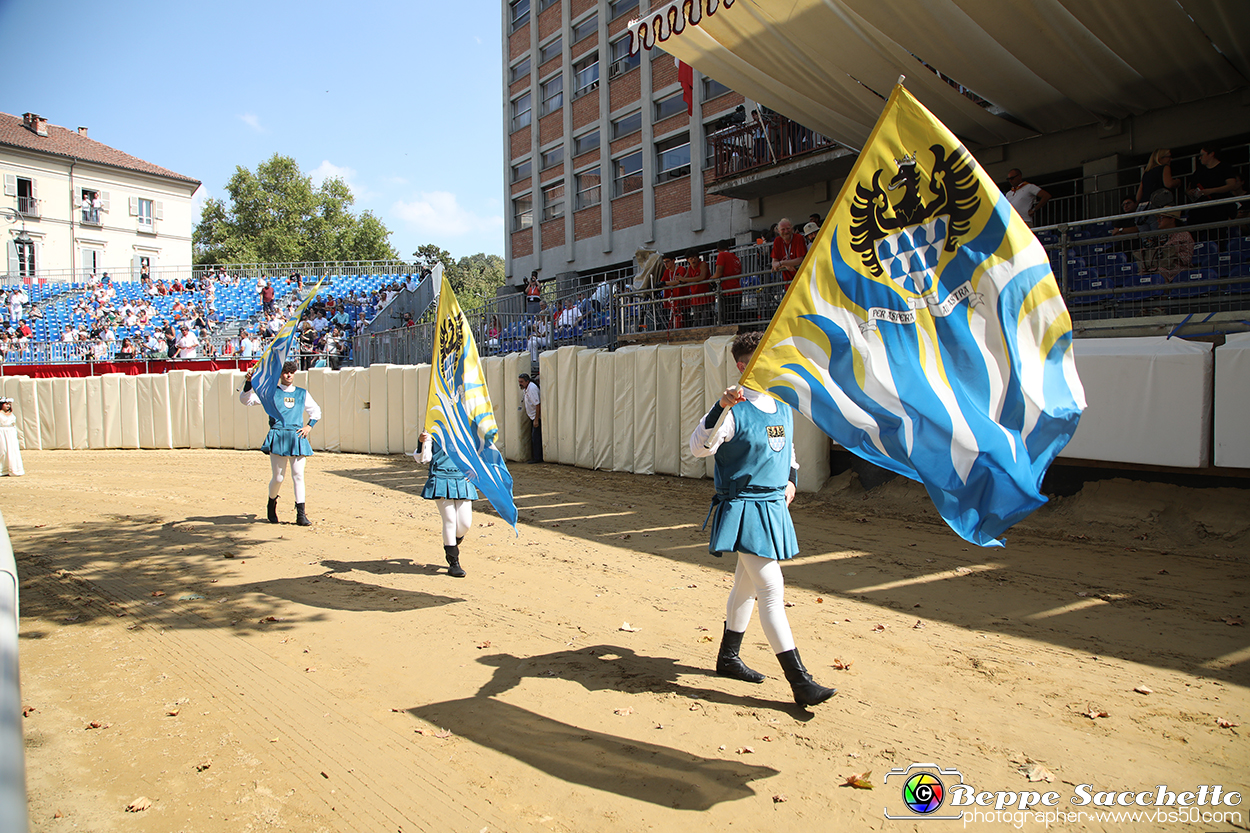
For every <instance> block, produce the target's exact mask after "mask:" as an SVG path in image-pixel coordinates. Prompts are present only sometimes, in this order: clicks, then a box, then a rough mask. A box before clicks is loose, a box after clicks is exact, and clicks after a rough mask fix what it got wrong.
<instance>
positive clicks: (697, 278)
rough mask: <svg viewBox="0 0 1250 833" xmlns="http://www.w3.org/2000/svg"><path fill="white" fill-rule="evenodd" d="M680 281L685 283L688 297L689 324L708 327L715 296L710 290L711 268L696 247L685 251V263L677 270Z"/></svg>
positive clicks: (711, 317) (712, 312)
mask: <svg viewBox="0 0 1250 833" xmlns="http://www.w3.org/2000/svg"><path fill="white" fill-rule="evenodd" d="M678 274H680V275H681V276H682V278H681V280H682V283H684V284H685V285H686V297H687V298H688V299H689V300H688V301H687V302H686V303H687V309H689V311H690V326H692V327H710V326H711V325H712V323H713V315H714V314H715V311H716V310H715V306H714V302H715V300H716V299H715V298H713V297H712V295H711V294H710V293H711V292H712V284H711V283H710V280H711V277H712V270H711V269H709V268H708V265H707V261H706V260H704V259H703V255H701V254H699V250H698V249H690V250H689V251H687V252H686V265H685V266H683V267H681V268H680V269H679V270H678Z"/></svg>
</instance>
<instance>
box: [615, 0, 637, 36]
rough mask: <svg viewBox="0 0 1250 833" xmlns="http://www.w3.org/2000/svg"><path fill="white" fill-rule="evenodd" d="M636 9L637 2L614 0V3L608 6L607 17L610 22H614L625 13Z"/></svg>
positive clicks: (633, 0)
mask: <svg viewBox="0 0 1250 833" xmlns="http://www.w3.org/2000/svg"><path fill="white" fill-rule="evenodd" d="M636 8H638V0H615V2H613V3H611V4H609V5H608V15H609V17H610V18H611V19H612V20H616V19H617V18H618V17H620V16H621V15H623V14H625V12H628V11H633V10H634V9H636ZM626 40H628V38H626Z"/></svg>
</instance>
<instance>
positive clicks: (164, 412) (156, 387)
mask: <svg viewBox="0 0 1250 833" xmlns="http://www.w3.org/2000/svg"><path fill="white" fill-rule="evenodd" d="M151 418H152V448H173V444H172V442H171V436H170V435H171V434H172V429H171V428H170V418H169V379H168V378H166V376H165V374H163V373H162V374H161V375H160V376H153V377H152V413H151Z"/></svg>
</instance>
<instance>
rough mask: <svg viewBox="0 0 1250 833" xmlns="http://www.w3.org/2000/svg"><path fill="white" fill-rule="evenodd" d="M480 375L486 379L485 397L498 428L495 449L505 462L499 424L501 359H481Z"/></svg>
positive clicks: (506, 456) (501, 390)
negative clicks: (488, 401)
mask: <svg viewBox="0 0 1250 833" xmlns="http://www.w3.org/2000/svg"><path fill="white" fill-rule="evenodd" d="M482 375H483V376H484V377H485V378H486V396H487V397H488V398H489V399H490V409H491V413H493V414H494V415H495V425H496V426H497V427H498V428H499V434H498V435H497V436H496V437H495V448H497V449H499V453H500V454H502V455H503V457H504V459H505V460H506V459H508V452H507V449H506V448H505V447H504V436H503V425H502V424H501V417H502V416H503V414H502V413H501V412H502V411H503V408H502V405H503V398H504V391H503V358H502V357H500V356H487V357H485V358H483V359H482ZM514 384H515V383H514Z"/></svg>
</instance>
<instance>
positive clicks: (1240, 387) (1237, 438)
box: [1215, 333, 1250, 468]
mask: <svg viewBox="0 0 1250 833" xmlns="http://www.w3.org/2000/svg"><path fill="white" fill-rule="evenodd" d="M1215 465H1217V466H1230V467H1235V468H1250V333H1237V334H1236V335H1230V336H1228V338H1227V339H1226V340H1225V342H1224V344H1222V345H1221V346H1219V347H1217V348H1216V349H1215Z"/></svg>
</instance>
